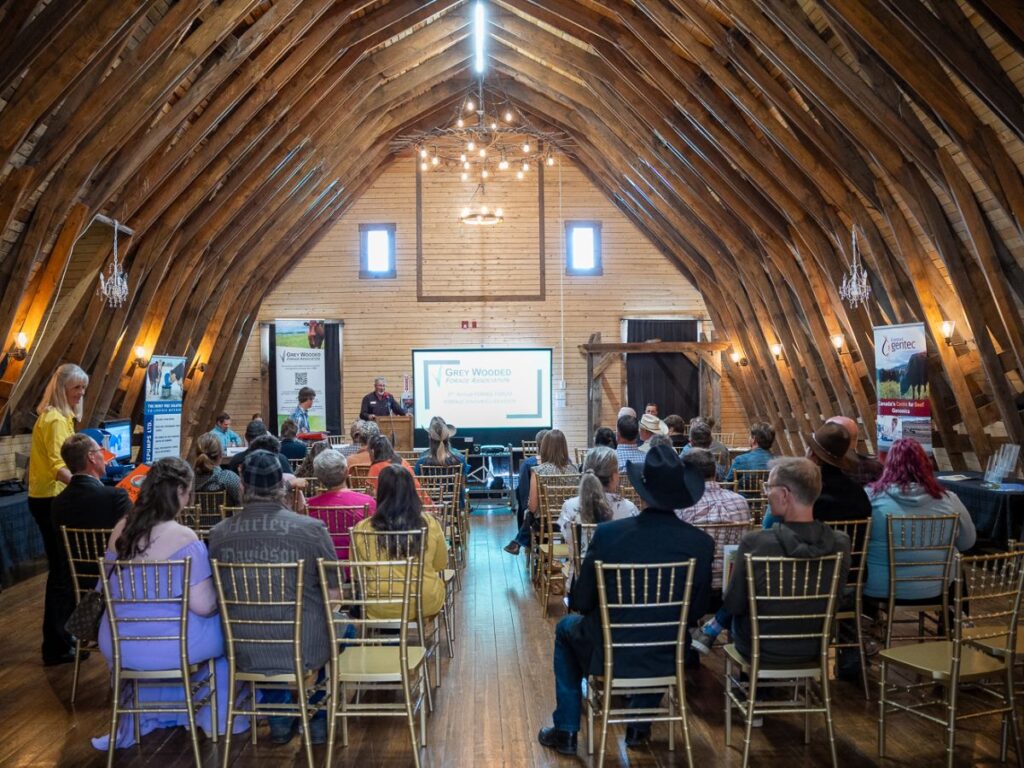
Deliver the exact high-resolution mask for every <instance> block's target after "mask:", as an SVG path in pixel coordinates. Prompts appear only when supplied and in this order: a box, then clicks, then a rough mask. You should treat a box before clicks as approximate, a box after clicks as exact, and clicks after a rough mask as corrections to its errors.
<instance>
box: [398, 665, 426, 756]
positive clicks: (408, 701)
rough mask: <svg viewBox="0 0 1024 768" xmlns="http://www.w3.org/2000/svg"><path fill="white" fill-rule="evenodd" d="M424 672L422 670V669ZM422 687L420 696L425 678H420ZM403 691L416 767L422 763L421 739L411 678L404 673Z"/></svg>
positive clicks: (421, 692) (421, 703)
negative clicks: (417, 727)
mask: <svg viewBox="0 0 1024 768" xmlns="http://www.w3.org/2000/svg"><path fill="white" fill-rule="evenodd" d="M420 673H421V674H422V670H420ZM418 685H419V687H420V696H421V697H422V696H423V678H422V677H421V678H420V681H419V683H418ZM402 692H403V693H404V694H405V720H406V724H407V725H408V726H409V736H410V741H411V744H412V762H413V765H414V766H415V767H416V768H419V765H420V745H419V740H418V739H417V738H416V716H415V713H414V712H413V709H412V693H411V691H410V690H409V679H408V676H407V675H406V674H403V675H402ZM420 712H421V713H422V712H423V701H422V698H421V700H420Z"/></svg>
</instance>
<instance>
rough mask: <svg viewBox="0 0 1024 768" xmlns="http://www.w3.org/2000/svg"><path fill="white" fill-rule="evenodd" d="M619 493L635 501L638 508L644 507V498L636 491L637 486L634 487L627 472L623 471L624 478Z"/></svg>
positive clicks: (634, 503) (620, 483) (628, 499)
mask: <svg viewBox="0 0 1024 768" xmlns="http://www.w3.org/2000/svg"><path fill="white" fill-rule="evenodd" d="M619 495H620V496H621V497H622V498H624V499H626V500H627V501H631V502H633V505H634V506H635V507H636V508H637V509H643V508H644V501H643V499H641V498H640V494H639V493H637V492H636V488H634V487H633V484H632V483H630V482H629V480H628V478H627V477H626V476H625V473H623V475H622V479H621V481H620V482H619Z"/></svg>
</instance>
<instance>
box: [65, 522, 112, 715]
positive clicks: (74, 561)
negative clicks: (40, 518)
mask: <svg viewBox="0 0 1024 768" xmlns="http://www.w3.org/2000/svg"><path fill="white" fill-rule="evenodd" d="M60 533H61V537H62V538H63V539H64V552H65V553H66V554H67V558H68V568H69V570H70V571H71V586H72V588H73V589H74V590H75V605H76V606H77V605H78V603H79V602H81V600H82V597H83V596H84V595H85V593H86V592H92V591H93V590H95V589H96V581H97V579H99V576H100V569H99V568H98V567H97V566H96V561H97V560H102V559H103V558H104V556H105V555H106V552H107V542H108V541H110V534H111V533H113V529H112V528H68V527H67V526H66V525H62V526H61V527H60ZM96 648H97V646H96V643H94V642H84V641H82V640H79V639H78V638H77V637H76V638H75V672H74V675H73V676H72V678H71V703H72V704H74V703H75V696H76V695H77V694H78V674H79V669H80V668H81V665H82V654H83V653H84V652H86V651H90V650H96Z"/></svg>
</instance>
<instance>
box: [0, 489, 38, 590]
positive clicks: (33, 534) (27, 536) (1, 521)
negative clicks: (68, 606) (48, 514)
mask: <svg viewBox="0 0 1024 768" xmlns="http://www.w3.org/2000/svg"><path fill="white" fill-rule="evenodd" d="M45 556H46V552H45V550H44V549H43V536H42V534H41V533H39V526H37V525H36V521H35V520H34V519H33V517H32V514H31V513H30V512H29V511H28V494H27V493H15V494H12V495H11V496H3V497H0V579H2V581H3V585H4V586H5V587H6V586H10V585H11V584H13V583H14V582H16V581H17V580H18V579H19V578H21V577H22V576H24V575H28V573H34V572H35V570H36V569H31V570H29V569H27V568H26V566H27V565H29V564H30V563H36V561H39V562H40V563H41V562H42V560H43V558H45ZM23 572H24V573H23Z"/></svg>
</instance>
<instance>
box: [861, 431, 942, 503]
mask: <svg viewBox="0 0 1024 768" xmlns="http://www.w3.org/2000/svg"><path fill="white" fill-rule="evenodd" d="M911 483H918V484H919V485H921V486H923V487H924V489H925V491H927V492H928V495H929V496H931V497H932V498H933V499H941V498H942V497H943V496H945V495H946V490H945V489H944V488H943V487H942V486H941V485H940V484H939V481H938V480H936V479H935V474H934V473H933V472H932V467H931V462H930V461H929V460H928V454H926V453H925V452H924V448H922V447H921V444H920V443H919V442H917V441H916V440H911V439H910V438H909V437H903V438H900V439H899V440H897V441H896V442H894V443H893V444H892V447H891V448H889V452H888V454H887V455H886V457H885V467H884V469H883V470H882V476H881V477H880V478H878V480H876V481H875V482H874V483H872V484H871V486H870V488H871V490H872V491H873V492H874V493H880V492H881V491H884V490H885V489H886V488H887V487H889V486H890V485H897V486H899V488H900V490H901V491H903V492H906V490H907V487H908V486H909V485H910V484H911Z"/></svg>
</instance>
